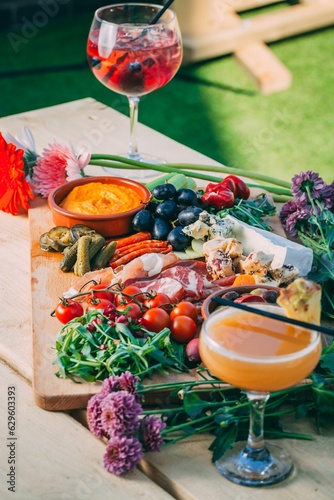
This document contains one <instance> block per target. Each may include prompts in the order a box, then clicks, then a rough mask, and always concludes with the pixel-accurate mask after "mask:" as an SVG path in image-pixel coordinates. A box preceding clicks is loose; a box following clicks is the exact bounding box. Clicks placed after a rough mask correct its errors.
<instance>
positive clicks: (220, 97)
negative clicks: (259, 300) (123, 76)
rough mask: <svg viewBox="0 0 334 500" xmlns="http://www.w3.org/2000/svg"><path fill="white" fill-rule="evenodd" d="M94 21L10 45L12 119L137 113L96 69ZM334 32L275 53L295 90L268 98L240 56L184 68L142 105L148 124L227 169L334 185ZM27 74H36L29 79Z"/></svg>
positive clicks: (7, 109)
mask: <svg viewBox="0 0 334 500" xmlns="http://www.w3.org/2000/svg"><path fill="white" fill-rule="evenodd" d="M90 22H91V15H90V14H86V13H84V14H82V15H81V16H80V19H79V20H78V21H77V22H76V23H75V24H74V23H73V21H72V20H70V19H63V20H60V19H58V20H55V21H52V22H50V23H49V24H48V25H47V26H46V27H45V28H42V29H40V30H39V31H38V33H37V34H36V35H35V36H34V37H32V38H31V39H30V40H27V43H21V44H20V45H19V46H18V49H19V50H18V52H17V53H15V52H14V50H13V48H12V47H11V44H10V41H9V39H8V37H7V34H6V33H5V34H4V36H2V37H1V38H0V58H1V61H2V62H3V63H2V66H1V70H0V113H1V115H2V116H6V115H9V114H14V113H19V112H22V111H27V110H31V109H36V108H41V107H45V106H52V105H54V104H59V103H62V102H67V101H71V100H75V99H80V98H83V97H87V96H91V97H93V98H95V99H97V100H99V101H101V102H103V103H105V104H107V105H110V106H111V107H114V108H115V109H117V110H118V111H121V112H124V113H127V103H126V99H125V98H123V97H121V96H118V95H117V94H115V93H113V92H111V91H109V90H108V89H106V88H104V87H103V86H102V85H101V84H100V83H99V82H98V81H97V80H96V79H95V78H94V76H93V75H92V74H91V72H90V70H89V69H88V66H87V65H86V56H85V44H86V37H87V33H88V29H89V26H90ZM333 46H334V29H333V28H328V29H324V30H320V31H317V32H312V33H308V34H305V35H303V36H299V37H295V38H291V39H288V40H284V41H281V42H279V43H275V44H272V45H271V49H272V50H273V52H274V53H275V54H276V55H277V56H278V57H279V58H280V59H281V61H282V62H283V63H284V64H285V65H286V66H287V67H288V68H289V69H290V71H291V72H292V75H293V84H292V86H291V87H290V88H289V89H288V90H287V91H284V92H281V93H276V94H272V95H270V96H263V95H261V94H260V93H259V91H258V90H257V88H256V87H255V85H254V84H253V83H252V82H251V80H250V79H249V77H248V76H247V75H246V74H245V73H244V72H243V70H242V69H241V68H240V67H239V66H238V64H237V63H236V62H235V60H234V59H233V58H232V57H230V56H226V57H221V58H217V59H214V60H210V61H206V62H202V63H200V64H194V65H191V66H187V67H183V68H182V69H181V70H180V72H179V74H178V75H177V76H176V77H175V78H174V80H173V81H172V82H171V83H169V84H168V85H167V86H166V87H164V88H163V89H161V90H159V91H157V92H155V93H152V94H151V95H148V96H146V97H144V98H143V99H142V102H141V104H140V114H139V116H140V121H141V122H142V123H145V124H146V125H148V126H150V127H152V128H154V129H156V130H158V131H160V132H162V133H163V134H165V135H167V136H169V137H171V138H173V139H175V140H177V141H179V142H181V143H183V144H185V145H187V146H189V147H191V148H193V149H195V150H197V151H200V152H201V153H203V154H205V155H207V156H210V157H212V158H214V159H215V160H217V161H220V162H222V163H224V164H226V165H229V166H233V167H239V168H246V169H248V170H249V171H257V172H262V173H267V174H270V175H272V176H276V177H280V178H282V179H285V180H290V179H291V177H292V176H293V175H294V174H296V173H298V172H300V171H302V170H310V169H311V170H315V171H317V172H318V173H319V174H320V175H322V176H323V178H324V179H325V180H326V181H327V182H331V181H332V180H333V178H334V169H333V158H334V141H333V131H334V125H333V122H334V120H333V118H334V112H333V109H334V103H333V100H334V97H333V95H334V93H333V88H334V59H333V56H332V48H333ZM24 72H26V73H24Z"/></svg>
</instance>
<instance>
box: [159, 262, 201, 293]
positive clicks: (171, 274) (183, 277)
mask: <svg viewBox="0 0 334 500" xmlns="http://www.w3.org/2000/svg"><path fill="white" fill-rule="evenodd" d="M166 277H168V278H172V279H174V280H177V282H178V283H180V284H181V285H182V286H183V287H184V289H185V291H186V295H187V297H191V298H194V299H200V298H201V297H202V294H203V288H204V282H203V278H202V276H201V275H200V274H199V273H197V272H196V271H194V270H193V269H189V268H187V267H184V266H173V267H170V268H168V269H165V270H164V271H162V272H161V273H160V275H159V278H160V279H161V278H162V279H163V278H166ZM167 295H168V294H167Z"/></svg>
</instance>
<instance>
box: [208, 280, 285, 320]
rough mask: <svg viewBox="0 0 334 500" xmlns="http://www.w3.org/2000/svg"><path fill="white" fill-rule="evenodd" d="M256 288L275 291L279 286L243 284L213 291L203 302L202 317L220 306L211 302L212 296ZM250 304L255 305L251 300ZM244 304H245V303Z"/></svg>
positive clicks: (243, 291) (244, 291)
mask: <svg viewBox="0 0 334 500" xmlns="http://www.w3.org/2000/svg"><path fill="white" fill-rule="evenodd" d="M256 288H261V289H262V290H276V291H277V292H278V291H279V288H277V287H275V286H270V285H244V286H229V287H226V288H222V289H221V290H218V291H217V292H214V293H212V294H211V295H209V297H207V298H206V299H205V301H204V302H203V305H202V309H201V313H202V316H203V319H206V318H207V317H208V316H209V315H210V314H211V313H213V312H214V310H215V309H216V308H217V307H220V306H219V304H216V303H215V302H213V300H212V299H213V298H215V297H221V296H222V295H224V294H225V293H227V292H237V293H239V294H240V295H241V294H243V293H250V292H251V291H252V290H255V289H256ZM252 304H254V305H255V303H254V302H252ZM245 305H247V303H246V304H245Z"/></svg>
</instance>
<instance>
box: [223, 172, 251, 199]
mask: <svg viewBox="0 0 334 500" xmlns="http://www.w3.org/2000/svg"><path fill="white" fill-rule="evenodd" d="M228 179H231V180H232V181H233V182H234V184H235V187H236V194H235V196H236V198H242V199H243V200H247V199H248V198H249V196H250V190H249V187H248V186H247V184H246V183H245V182H244V181H243V180H242V179H240V178H239V177H237V176H236V175H228V176H227V177H225V179H224V181H223V182H229V180H228Z"/></svg>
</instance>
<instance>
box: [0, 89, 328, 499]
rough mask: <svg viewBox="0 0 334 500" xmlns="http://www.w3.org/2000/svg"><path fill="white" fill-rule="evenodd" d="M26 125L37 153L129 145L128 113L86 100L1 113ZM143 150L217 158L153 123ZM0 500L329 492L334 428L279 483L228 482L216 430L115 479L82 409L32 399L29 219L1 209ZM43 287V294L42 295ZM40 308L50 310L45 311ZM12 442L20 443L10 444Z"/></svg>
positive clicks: (143, 134) (304, 444) (294, 447)
mask: <svg viewBox="0 0 334 500" xmlns="http://www.w3.org/2000/svg"><path fill="white" fill-rule="evenodd" d="M23 125H26V126H28V127H29V128H30V129H31V131H32V132H33V134H34V136H35V139H36V146H37V150H38V151H39V152H41V151H42V149H43V148H44V147H46V146H47V144H48V143H49V142H52V141H53V140H54V139H55V138H56V139H58V140H59V141H61V142H66V141H71V142H72V143H73V144H74V145H77V144H79V143H80V142H81V143H85V145H86V146H89V144H90V145H91V148H92V151H95V152H105V153H107V152H111V153H112V152H113V153H117V152H118V151H120V150H124V149H125V148H126V144H127V137H128V119H127V118H126V117H124V116H123V115H121V114H119V113H117V112H116V111H114V110H112V109H110V108H108V107H106V106H105V105H103V104H101V103H98V102H96V101H94V100H93V99H90V98H88V99H83V100H80V101H75V102H71V103H67V104H63V105H60V106H54V107H51V108H46V109H41V110H36V111H32V112H29V113H24V114H20V115H16V116H10V117H5V118H2V119H0V130H8V131H10V132H11V133H12V134H20V132H21V127H22V126H23ZM139 141H140V148H141V150H143V151H147V152H149V153H152V154H155V155H158V156H160V157H164V158H166V159H167V160H168V161H171V162H172V161H178V162H194V163H195V162H196V163H207V164H208V163H214V162H213V161H212V160H210V159H209V158H206V157H203V155H201V154H199V153H196V152H195V151H192V150H190V149H189V148H186V147H184V146H182V145H180V144H177V143H176V142H174V141H171V140H170V139H168V138H167V137H164V136H162V135H161V134H158V133H157V132H154V131H152V130H150V129H148V128H147V127H144V126H140V129H139ZM0 227H1V231H0V239H1V243H0V254H1V259H0V265H1V282H0V289H1V303H2V309H1V322H0V359H1V362H0V380H1V384H0V387H1V395H0V412H1V425H0V433H1V446H2V450H1V454H0V457H1V458H0V470H1V482H0V498H1V499H2V498H15V499H20V500H21V499H22V500H30V499H31V500H35V499H38V498H43V499H47V500H61V499H64V500H65V499H66V500H67V499H71V500H75V499H88V498H92V499H94V500H95V499H99V498H101V499H102V498H115V499H116V498H118V499H119V498H122V499H127V498H135V497H136V498H145V499H151V498H152V499H153V498H154V499H157V498H158V499H165V498H166V499H167V498H179V499H187V500H188V499H189V500H190V499H202V498H206V499H217V498H224V499H225V498H226V499H233V500H252V499H268V498H270V499H271V500H276V499H283V498H284V499H285V500H290V499H291V500H292V499H296V498H303V499H304V500H308V499H310V500H311V499H317V500H324V499H331V498H333V487H334V472H333V471H334V459H333V444H334V439H333V438H334V426H333V425H331V424H330V423H328V426H327V427H326V429H324V431H323V435H322V436H317V437H316V439H315V441H313V442H308V441H295V440H286V441H285V442H284V443H283V444H284V446H285V447H286V448H287V449H289V450H290V452H291V454H292V455H293V457H294V459H295V462H296V464H297V472H296V473H295V474H294V475H293V477H292V478H290V479H289V480H288V481H286V482H285V483H283V484H282V485H278V486H275V487H271V488H264V489H261V488H255V489H250V488H245V487H240V486H237V485H234V484H232V483H230V482H229V481H227V480H225V479H223V478H222V477H221V476H219V475H218V473H217V472H216V469H215V467H214V466H213V465H212V464H211V453H210V452H209V451H208V446H209V444H210V442H211V440H212V436H200V437H197V438H194V439H192V440H188V441H185V442H183V443H180V444H175V445H173V446H170V447H166V448H163V450H162V451H161V452H160V453H155V454H147V455H146V456H145V458H144V459H143V460H142V461H141V463H140V467H139V468H138V470H136V471H135V472H134V473H131V474H130V475H128V476H125V477H122V478H117V477H115V476H113V475H111V474H109V473H107V472H106V471H105V469H104V468H103V465H102V456H103V453H104V444H103V443H102V442H100V441H99V440H98V439H96V438H95V437H93V435H92V434H90V432H89V431H88V430H87V429H86V428H85V426H84V425H82V423H80V421H82V418H81V417H82V413H81V412H69V413H64V412H47V411H45V410H42V409H41V408H39V407H37V406H36V405H35V403H34V402H33V396H32V390H31V379H32V345H31V344H32V343H31V325H30V310H31V303H30V276H29V266H30V262H29V253H30V251H29V248H30V246H29V226H28V218H27V215H26V214H22V215H18V216H16V217H13V216H11V215H8V214H5V213H3V212H0ZM41 293H42V292H41ZM41 314H43V311H41ZM9 387H14V388H15V398H16V430H15V436H14V437H16V438H17V440H15V454H16V455H15V459H16V465H15V466H16V469H15V474H16V477H15V483H16V491H15V494H14V495H13V493H12V492H11V491H8V489H7V488H8V487H9V486H10V484H7V482H6V481H7V479H8V478H7V474H8V473H9V472H10V468H9V467H10V465H9V464H8V457H9V455H10V447H9V446H7V445H8V443H9V444H11V441H10V440H9V439H8V437H9V434H8V429H7V421H8V412H7V410H8V407H7V396H8V388H9ZM292 427H293V428H294V429H296V430H302V431H303V432H312V433H314V429H312V428H311V423H308V422H306V423H305V421H303V422H300V421H299V422H295V423H294V422H289V428H290V429H291V428H292ZM12 444H13V443H12Z"/></svg>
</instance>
